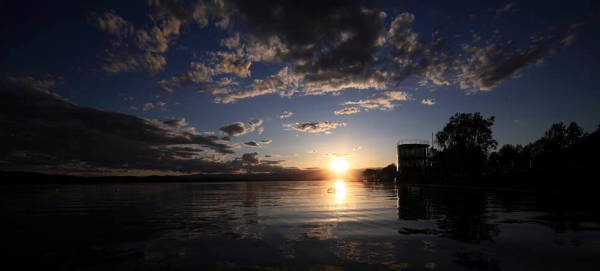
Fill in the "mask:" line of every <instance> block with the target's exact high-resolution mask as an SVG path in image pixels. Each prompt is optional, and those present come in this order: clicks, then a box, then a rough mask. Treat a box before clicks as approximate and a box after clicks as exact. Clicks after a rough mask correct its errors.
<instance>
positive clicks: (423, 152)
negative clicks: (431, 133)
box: [396, 139, 429, 175]
mask: <svg viewBox="0 0 600 271" xmlns="http://www.w3.org/2000/svg"><path fill="white" fill-rule="evenodd" d="M396 148H397V151H398V174H399V175H415V174H423V173H424V172H425V170H426V169H427V165H428V161H427V157H428V154H427V150H428V149H429V141H428V140H423V139H404V140H400V141H398V143H397V144H396Z"/></svg>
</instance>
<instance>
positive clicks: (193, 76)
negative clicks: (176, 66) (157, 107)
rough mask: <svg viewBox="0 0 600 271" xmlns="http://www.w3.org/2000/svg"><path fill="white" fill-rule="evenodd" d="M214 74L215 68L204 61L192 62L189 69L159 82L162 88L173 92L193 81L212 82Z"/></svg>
mask: <svg viewBox="0 0 600 271" xmlns="http://www.w3.org/2000/svg"><path fill="white" fill-rule="evenodd" d="M213 74H214V72H213V70H211V69H210V68H208V67H207V66H206V65H204V64H203V63H198V62H192V63H191V64H190V70H189V71H187V72H185V73H183V74H179V75H176V76H173V77H171V78H169V79H164V80H161V81H159V82H158V84H159V85H160V88H161V89H162V90H164V91H166V92H173V91H175V90H176V89H179V88H182V87H185V86H187V85H190V84H192V83H200V82H211V81H212V76H213Z"/></svg>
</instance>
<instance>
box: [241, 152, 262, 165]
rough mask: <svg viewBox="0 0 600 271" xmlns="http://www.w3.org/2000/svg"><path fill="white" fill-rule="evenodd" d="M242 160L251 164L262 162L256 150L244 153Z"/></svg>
mask: <svg viewBox="0 0 600 271" xmlns="http://www.w3.org/2000/svg"><path fill="white" fill-rule="evenodd" d="M242 162H243V163H245V164H249V165H258V164H259V163H260V158H259V157H258V153H256V152H252V153H244V154H243V155H242Z"/></svg>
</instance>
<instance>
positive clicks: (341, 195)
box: [334, 179, 347, 204]
mask: <svg viewBox="0 0 600 271" xmlns="http://www.w3.org/2000/svg"><path fill="white" fill-rule="evenodd" d="M334 186H335V203H336V204H344V203H346V197H347V195H346V183H345V182H344V180H341V179H340V180H337V181H335V184H334Z"/></svg>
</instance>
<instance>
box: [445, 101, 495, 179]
mask: <svg viewBox="0 0 600 271" xmlns="http://www.w3.org/2000/svg"><path fill="white" fill-rule="evenodd" d="M494 120H495V118H494V117H493V116H492V117H490V118H487V119H486V118H484V117H483V116H482V115H481V114H480V113H456V114H454V116H452V117H450V120H449V121H448V123H447V124H446V126H444V128H443V129H442V131H440V132H438V133H437V134H436V139H437V144H438V146H439V147H440V148H441V151H440V152H439V156H440V157H438V159H440V162H441V163H442V166H443V168H444V170H445V171H446V172H447V173H450V174H460V175H464V174H466V175H476V174H480V173H481V171H482V170H483V169H484V167H485V162H486V159H487V155H488V153H489V152H490V151H491V150H493V149H495V148H496V146H497V145H498V142H497V141H496V140H494V138H493V136H492V130H491V127H492V125H494Z"/></svg>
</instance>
